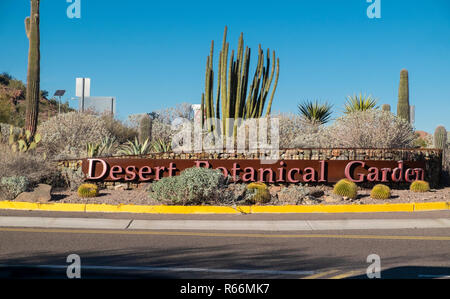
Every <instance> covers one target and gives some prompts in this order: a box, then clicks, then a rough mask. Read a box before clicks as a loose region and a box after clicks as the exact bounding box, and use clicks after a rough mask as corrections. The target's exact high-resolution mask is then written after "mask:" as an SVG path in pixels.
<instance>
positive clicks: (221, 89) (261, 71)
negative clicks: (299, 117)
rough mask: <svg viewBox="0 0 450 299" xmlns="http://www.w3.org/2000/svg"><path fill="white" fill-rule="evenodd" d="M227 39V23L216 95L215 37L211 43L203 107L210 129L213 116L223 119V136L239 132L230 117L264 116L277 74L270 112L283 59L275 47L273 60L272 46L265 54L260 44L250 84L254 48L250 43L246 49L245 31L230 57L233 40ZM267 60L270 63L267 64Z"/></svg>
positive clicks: (268, 109)
mask: <svg viewBox="0 0 450 299" xmlns="http://www.w3.org/2000/svg"><path fill="white" fill-rule="evenodd" d="M226 39H227V27H225V32H224V35H223V44H222V50H221V51H220V54H219V65H218V75H217V78H216V80H217V88H216V93H215V95H214V70H213V52H214V41H212V43H211V49H210V54H209V56H208V58H207V61H206V78H205V92H204V93H203V94H202V108H201V110H202V116H203V121H204V123H206V126H207V128H208V129H209V130H212V129H213V128H214V124H213V123H212V122H211V118H216V119H221V120H222V124H221V127H222V134H223V136H231V135H233V136H236V132H237V126H236V125H234V126H233V127H231V124H227V123H226V119H230V118H234V119H239V118H240V119H248V118H259V117H261V116H262V115H263V110H264V107H265V104H266V102H267V98H268V95H269V91H270V87H271V85H272V82H273V80H274V75H275V82H274V86H273V89H272V93H271V95H270V99H269V102H268V105H267V109H266V115H269V114H270V112H271V107H272V101H273V98H274V94H275V90H276V88H277V84H278V77H279V69H280V61H279V59H278V58H277V59H276V62H275V51H273V53H272V62H271V59H270V50H269V49H267V55H266V57H265V56H264V52H263V50H262V49H261V45H259V50H258V61H257V63H256V72H255V75H254V77H253V80H252V81H251V84H250V86H249V67H250V48H248V47H246V48H245V53H244V39H243V34H242V33H241V36H240V37H239V43H238V50H237V53H236V56H235V52H234V50H233V51H232V52H231V58H230V60H229V59H228V57H229V56H228V52H229V43H228V42H227V40H226ZM265 61H266V65H265V66H264V62H265ZM275 70H276V72H275ZM247 90H248V93H247ZM214 97H215V101H214ZM214 102H215V103H214Z"/></svg>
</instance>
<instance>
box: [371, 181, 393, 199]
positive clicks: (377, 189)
mask: <svg viewBox="0 0 450 299" xmlns="http://www.w3.org/2000/svg"><path fill="white" fill-rule="evenodd" d="M370 197H372V198H374V199H389V198H390V197H391V189H390V188H389V187H388V186H386V185H383V184H378V185H375V186H374V187H373V188H372V191H371V192H370Z"/></svg>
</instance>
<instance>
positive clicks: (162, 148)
mask: <svg viewBox="0 0 450 299" xmlns="http://www.w3.org/2000/svg"><path fill="white" fill-rule="evenodd" d="M152 150H153V151H154V152H156V153H167V152H170V151H171V150H172V144H171V142H165V141H164V140H163V139H157V140H156V141H153V142H152Z"/></svg>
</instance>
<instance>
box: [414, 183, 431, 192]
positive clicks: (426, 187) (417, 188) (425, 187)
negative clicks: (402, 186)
mask: <svg viewBox="0 0 450 299" xmlns="http://www.w3.org/2000/svg"><path fill="white" fill-rule="evenodd" d="M409 190H411V191H412V192H421V193H422V192H428V191H430V184H428V182H425V181H414V182H412V184H411V186H410V187H409Z"/></svg>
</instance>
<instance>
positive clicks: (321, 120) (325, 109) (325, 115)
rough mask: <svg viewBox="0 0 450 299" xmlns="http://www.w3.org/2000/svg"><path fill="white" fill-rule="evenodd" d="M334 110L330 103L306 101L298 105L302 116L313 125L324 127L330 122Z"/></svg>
mask: <svg viewBox="0 0 450 299" xmlns="http://www.w3.org/2000/svg"><path fill="white" fill-rule="evenodd" d="M332 108H333V105H330V104H328V103H325V104H319V102H318V101H317V100H316V101H314V102H312V101H305V102H303V103H301V104H299V105H298V111H299V113H300V115H301V116H303V117H304V118H305V119H306V120H308V121H310V122H311V123H314V124H320V125H323V124H325V123H327V122H328V121H330V118H331V113H332V111H331V109H332Z"/></svg>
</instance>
